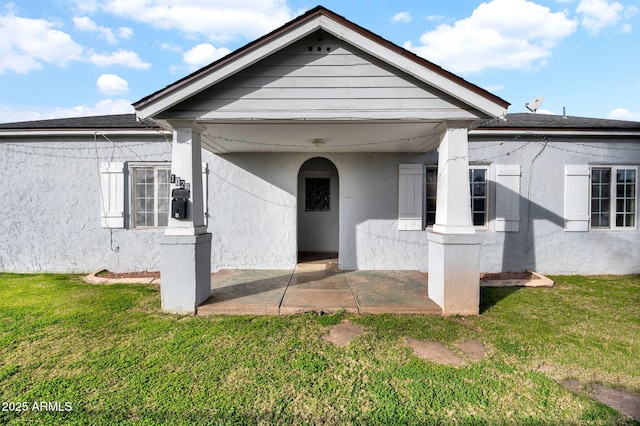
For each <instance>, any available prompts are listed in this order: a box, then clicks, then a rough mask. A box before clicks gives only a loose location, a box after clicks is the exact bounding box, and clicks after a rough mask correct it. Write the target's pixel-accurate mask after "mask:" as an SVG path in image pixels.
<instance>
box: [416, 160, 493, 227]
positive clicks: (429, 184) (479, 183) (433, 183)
mask: <svg viewBox="0 0 640 426" xmlns="http://www.w3.org/2000/svg"><path fill="white" fill-rule="evenodd" d="M469 184H470V195H471V215H472V219H473V225H474V226H486V225H487V216H488V214H487V206H488V203H487V169H486V168H483V167H470V168H469ZM437 192H438V169H437V168H435V167H427V168H426V171H425V197H426V199H425V218H426V225H427V226H433V224H435V223H436V199H437Z"/></svg>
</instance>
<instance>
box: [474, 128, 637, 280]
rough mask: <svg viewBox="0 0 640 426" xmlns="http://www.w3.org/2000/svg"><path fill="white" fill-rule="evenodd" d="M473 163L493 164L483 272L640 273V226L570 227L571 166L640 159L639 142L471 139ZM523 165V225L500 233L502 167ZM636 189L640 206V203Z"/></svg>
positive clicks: (605, 164) (626, 161)
mask: <svg viewBox="0 0 640 426" xmlns="http://www.w3.org/2000/svg"><path fill="white" fill-rule="evenodd" d="M470 162H471V163H472V164H474V163H475V164H490V169H489V178H490V180H491V181H492V184H491V185H490V195H489V199H490V202H489V206H490V207H491V210H490V212H489V213H490V215H489V218H490V221H489V226H488V229H487V230H481V231H479V233H480V234H481V235H482V236H483V244H482V255H481V268H480V269H481V271H523V270H526V269H531V270H535V271H538V272H541V273H545V274H576V273H578V274H632V273H638V272H640V250H639V249H640V232H639V231H638V228H637V227H636V229H629V230H604V229H591V230H589V231H587V232H566V231H565V230H564V192H565V187H564V186H565V183H564V170H565V165H577V164H584V165H592V166H597V165H602V166H612V165H631V166H633V165H636V166H637V165H638V164H639V163H640V150H639V149H638V147H637V144H636V143H631V142H628V141H619V142H615V141H610V140H609V141H607V142H604V141H602V140H598V139H587V140H585V139H584V138H582V139H570V138H562V140H558V139H551V140H548V139H546V140H545V139H544V138H542V137H535V136H529V137H527V136H525V137H523V138H515V140H514V139H510V140H505V141H496V140H491V141H486V142H472V143H471V144H470ZM497 164H519V165H520V167H521V172H522V176H521V182H520V194H519V196H520V230H519V232H495V210H494V209H495V168H496V165H497ZM638 205H640V204H639V203H638V197H637V196H636V211H637V208H638Z"/></svg>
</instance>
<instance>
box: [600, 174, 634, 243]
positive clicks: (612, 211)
mask: <svg viewBox="0 0 640 426" xmlns="http://www.w3.org/2000/svg"><path fill="white" fill-rule="evenodd" d="M594 169H608V170H610V171H611V182H610V183H609V184H610V188H609V226H593V223H592V221H591V217H592V214H593V211H592V207H593V206H592V202H593V184H592V178H593V170H594ZM618 170H633V171H635V175H636V182H635V206H634V207H635V212H634V213H635V216H634V221H633V223H634V224H633V226H617V225H616V222H617V220H616V219H617V218H616V215H617V213H618V212H617V211H616V204H617V200H618V196H617V193H616V184H617V182H616V176H617V172H618ZM638 180H639V179H638V166H631V165H610V164H605V165H591V166H590V168H589V228H590V229H591V230H593V231H610V230H616V231H635V230H637V229H638V217H639V215H638V207H640V204H639V202H638V188H639V186H638Z"/></svg>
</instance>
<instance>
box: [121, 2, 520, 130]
mask: <svg viewBox="0 0 640 426" xmlns="http://www.w3.org/2000/svg"><path fill="white" fill-rule="evenodd" d="M320 29H322V30H325V31H327V32H329V33H331V34H332V35H334V36H336V37H338V38H340V39H342V40H345V41H346V42H348V43H349V44H352V45H354V46H355V47H357V48H359V49H361V50H363V51H365V52H367V53H368V54H371V55H372V56H374V57H376V58H378V59H380V60H383V61H385V62H387V63H388V64H390V65H391V66H393V67H396V68H397V69H399V70H402V72H405V73H407V74H410V75H412V76H413V77H416V78H418V79H420V80H422V81H425V82H428V83H429V84H431V85H432V86H434V87H435V88H437V89H439V90H442V91H443V92H445V93H448V94H450V95H452V96H453V97H455V98H458V99H459V100H461V101H463V102H465V103H467V104H470V105H472V106H474V107H475V108H477V109H478V110H480V111H482V112H483V113H485V114H487V115H488V116H493V117H499V116H502V115H504V114H505V112H506V108H507V107H508V106H509V103H508V102H507V101H505V100H503V99H501V98H500V97H498V96H496V95H494V94H492V93H490V92H488V91H486V90H484V89H482V88H480V87H478V86H476V85H474V84H472V83H470V82H468V81H466V80H464V79H463V78H461V77H459V76H457V75H455V74H453V73H451V72H449V71H446V70H444V69H443V68H441V67H439V66H437V65H435V64H434V63H432V62H430V61H428V60H426V59H424V58H421V57H419V56H418V55H416V54H414V53H412V52H410V51H408V50H406V49H404V48H402V47H400V46H398V45H396V44H394V43H391V42H390V41H388V40H385V39H384V38H382V37H380V36H379V35H377V34H374V33H373V32H371V31H369V30H367V29H365V28H363V27H360V26H359V25H357V24H355V23H353V22H351V21H349V20H347V19H345V18H344V17H342V16H340V15H338V14H336V13H334V12H332V11H330V10H328V9H326V8H324V7H322V6H317V7H315V8H314V9H311V10H310V11H308V12H306V13H305V14H303V15H301V16H299V17H297V18H295V19H294V20H292V21H291V22H289V23H287V24H285V25H283V26H282V27H280V28H278V29H276V30H274V31H272V32H271V33H269V34H267V35H265V36H263V37H261V38H259V39H257V40H255V41H253V42H251V43H249V44H247V45H245V46H244V47H242V48H240V49H238V50H236V51H235V52H233V53H231V54H229V55H227V56H225V57H224V58H222V59H220V60H218V61H216V62H213V63H212V64H210V65H208V66H206V67H204V68H202V69H200V70H198V71H196V72H194V73H192V74H190V75H188V76H186V77H184V78H182V79H180V80H178V81H176V82H174V83H172V84H170V85H169V86H166V87H165V88H163V89H161V90H159V91H157V92H155V93H152V94H151V95H149V96H146V97H144V98H142V99H141V100H139V101H137V102H135V103H134V104H133V106H134V107H135V109H136V110H137V112H138V116H140V117H142V118H150V117H151V118H152V117H154V116H156V115H157V114H159V113H161V112H163V111H166V110H167V109H169V108H170V107H172V106H174V105H176V104H178V103H179V102H182V101H184V100H185V99H188V98H189V97H190V96H192V95H194V94H196V93H199V92H200V91H202V90H205V89H207V88H209V87H211V86H213V85H215V84H216V83H217V82H219V81H222V80H223V79H225V78H228V77H229V76H231V75H234V74H235V73H237V72H239V71H241V70H243V69H245V68H247V67H249V66H251V65H253V64H255V63H256V62H258V61H259V60H261V59H264V58H266V57H268V56H269V55H271V54H273V53H274V52H276V51H277V50H279V49H281V48H283V47H285V46H287V45H290V44H291V43H293V42H295V41H297V40H299V39H301V38H302V37H304V36H306V35H308V34H311V33H313V32H314V31H317V30H320Z"/></svg>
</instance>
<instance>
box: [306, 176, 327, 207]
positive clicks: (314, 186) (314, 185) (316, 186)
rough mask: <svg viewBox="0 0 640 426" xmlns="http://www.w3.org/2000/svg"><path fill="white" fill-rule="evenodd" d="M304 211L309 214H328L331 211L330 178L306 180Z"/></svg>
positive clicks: (308, 178) (310, 178)
mask: <svg viewBox="0 0 640 426" xmlns="http://www.w3.org/2000/svg"><path fill="white" fill-rule="evenodd" d="M304 194H305V201H304V210H305V211H307V212H328V211H330V210H331V179H330V178H328V177H307V178H305V179H304Z"/></svg>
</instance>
